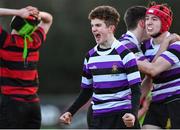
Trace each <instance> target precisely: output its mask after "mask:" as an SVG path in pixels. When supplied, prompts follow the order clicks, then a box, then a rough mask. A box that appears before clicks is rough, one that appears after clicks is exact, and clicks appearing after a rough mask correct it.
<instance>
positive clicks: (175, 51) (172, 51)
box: [168, 48, 180, 60]
mask: <svg viewBox="0 0 180 130" xmlns="http://www.w3.org/2000/svg"><path fill="white" fill-rule="evenodd" d="M168 51H169V52H171V53H173V54H174V55H176V56H177V57H178V59H179V60H180V53H179V51H177V50H175V49H172V48H171V49H169V50H168Z"/></svg>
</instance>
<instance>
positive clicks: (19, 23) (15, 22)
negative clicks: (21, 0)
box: [10, 16, 40, 31]
mask: <svg viewBox="0 0 180 130" xmlns="http://www.w3.org/2000/svg"><path fill="white" fill-rule="evenodd" d="M27 23H28V24H30V25H32V26H33V27H36V26H37V25H38V24H39V23H40V20H38V19H37V18H35V17H34V19H23V18H21V17H19V16H14V17H13V19H12V21H11V23H10V26H11V29H15V30H16V31H19V30H21V29H22V27H24V26H25V25H26V24H27Z"/></svg>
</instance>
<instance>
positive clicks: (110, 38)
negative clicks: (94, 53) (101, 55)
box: [99, 36, 115, 49]
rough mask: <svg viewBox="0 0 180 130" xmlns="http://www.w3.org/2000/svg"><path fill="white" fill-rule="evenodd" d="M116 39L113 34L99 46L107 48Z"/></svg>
mask: <svg viewBox="0 0 180 130" xmlns="http://www.w3.org/2000/svg"><path fill="white" fill-rule="evenodd" d="M114 40H115V37H114V36H111V37H109V38H108V39H107V41H105V42H104V43H103V44H100V45H99V47H100V48H102V49H107V48H111V46H112V44H113V42H114Z"/></svg>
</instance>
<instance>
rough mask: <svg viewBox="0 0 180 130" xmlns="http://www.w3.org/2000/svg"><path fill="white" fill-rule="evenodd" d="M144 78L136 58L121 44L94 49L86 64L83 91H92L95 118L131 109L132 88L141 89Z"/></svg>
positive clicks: (89, 54)
mask: <svg viewBox="0 0 180 130" xmlns="http://www.w3.org/2000/svg"><path fill="white" fill-rule="evenodd" d="M140 83H141V78H140V73H139V71H138V68H137V64H136V59H135V55H134V54H133V53H132V52H130V51H129V50H128V49H127V48H126V47H125V46H123V45H122V43H120V42H119V41H118V40H116V39H115V40H114V42H113V44H112V46H111V49H109V50H107V51H99V50H98V49H97V46H95V47H94V48H93V49H91V50H90V51H89V52H88V54H87V55H86V58H85V60H84V66H83V75H82V83H81V87H82V88H92V89H93V96H92V104H93V106H92V109H93V115H94V116H96V115H97V116H98V115H104V114H106V113H112V112H119V111H121V110H124V109H131V108H132V104H131V89H130V88H131V87H134V86H135V85H140Z"/></svg>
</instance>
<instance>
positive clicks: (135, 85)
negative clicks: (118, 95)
mask: <svg viewBox="0 0 180 130" xmlns="http://www.w3.org/2000/svg"><path fill="white" fill-rule="evenodd" d="M137 86H141V82H138V83H136V84H133V85H130V86H129V88H133V87H137Z"/></svg>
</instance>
